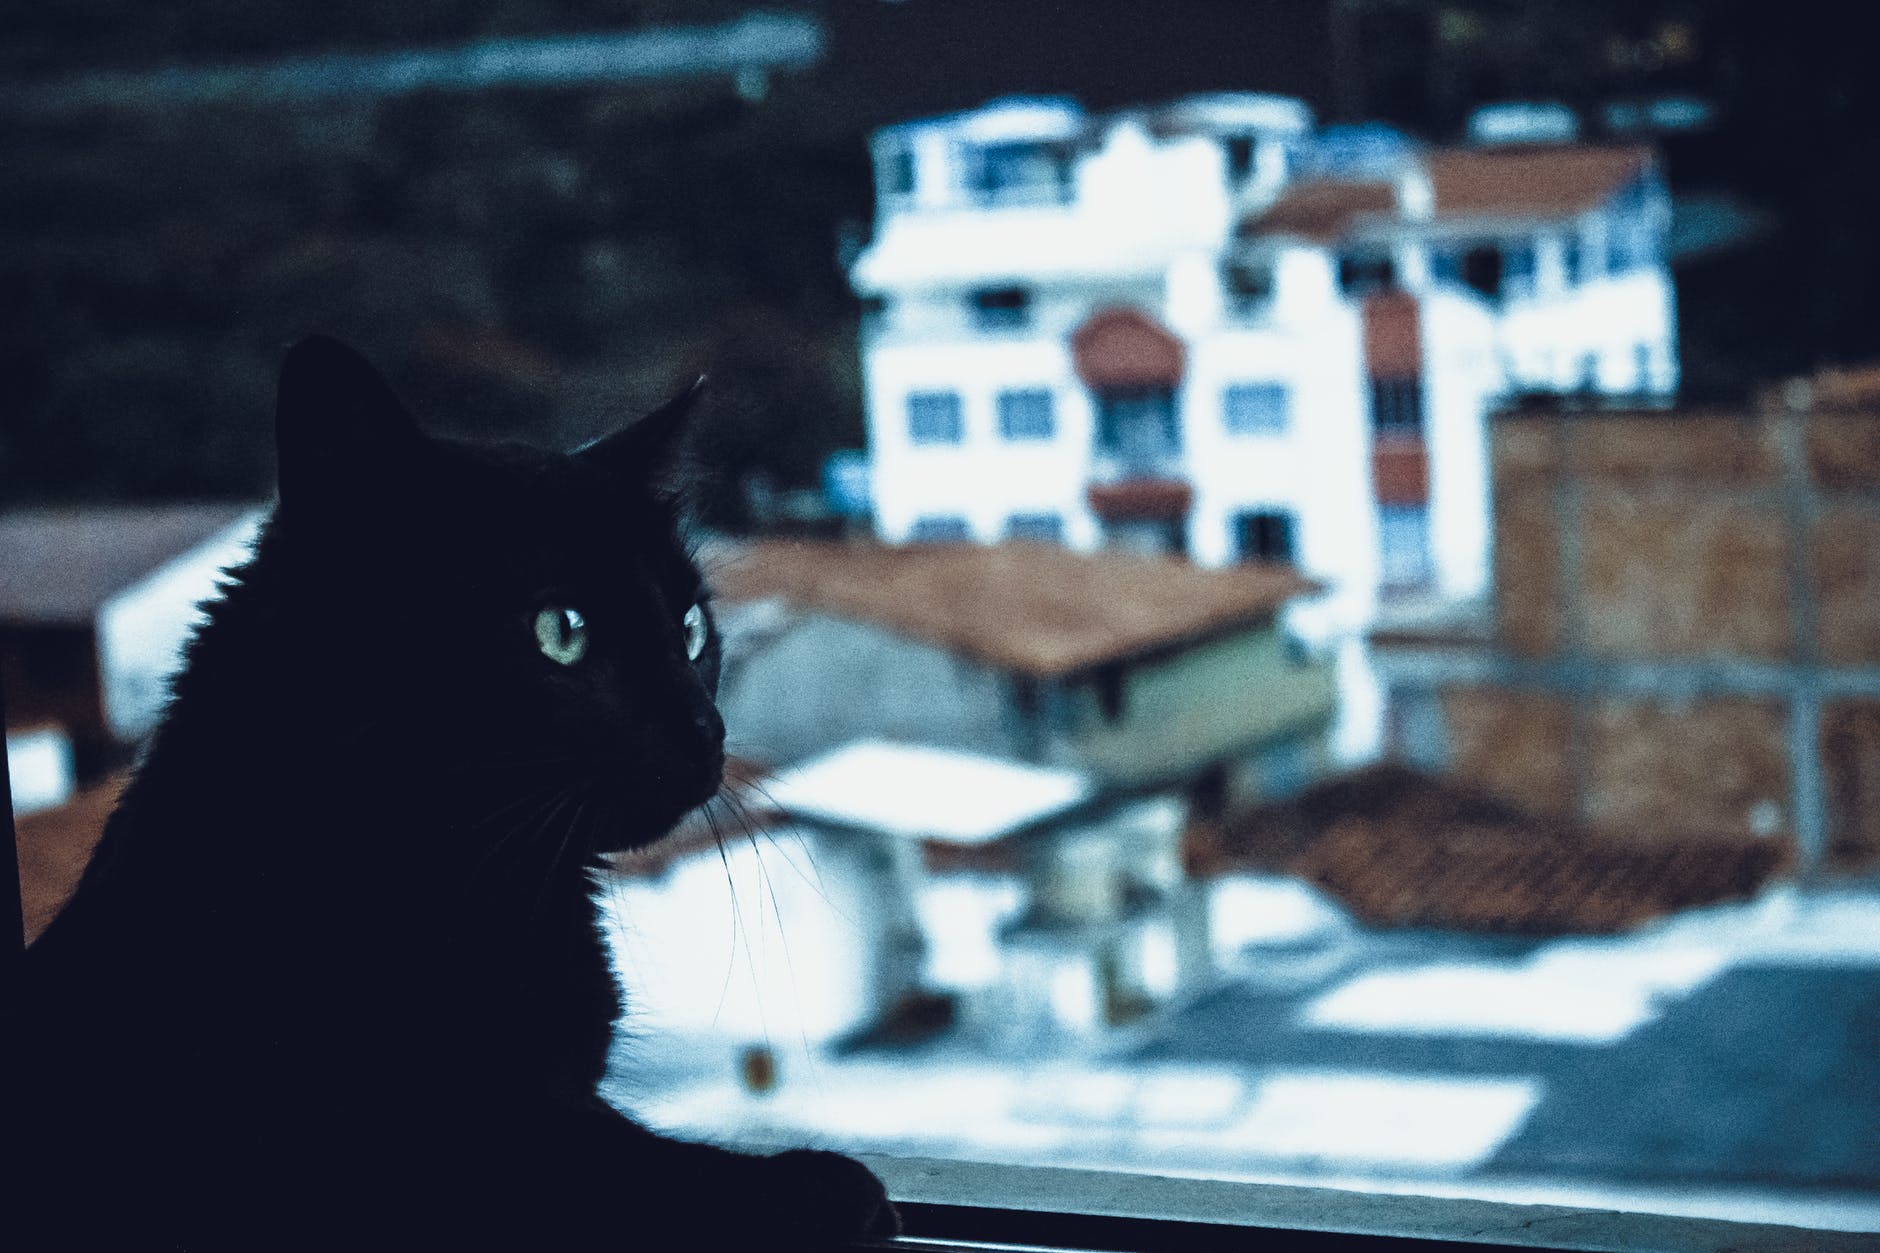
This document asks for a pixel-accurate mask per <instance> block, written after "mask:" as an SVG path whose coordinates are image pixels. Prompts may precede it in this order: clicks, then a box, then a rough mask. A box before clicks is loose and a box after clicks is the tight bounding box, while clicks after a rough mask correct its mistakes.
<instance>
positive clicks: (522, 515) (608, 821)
mask: <svg viewBox="0 0 1880 1253" xmlns="http://www.w3.org/2000/svg"><path fill="white" fill-rule="evenodd" d="M696 391H697V389H696V388H694V389H693V391H692V392H690V393H687V394H686V395H684V396H682V397H680V398H679V399H678V400H676V401H674V402H672V403H671V404H669V405H667V406H665V407H664V408H662V409H660V410H658V411H657V412H655V413H653V414H652V415H651V416H649V417H646V418H643V419H641V420H640V421H638V422H635V423H633V424H631V425H628V426H626V427H624V428H623V429H621V430H619V431H617V432H616V433H614V434H612V435H610V436H607V437H605V438H602V439H600V440H597V441H595V442H594V443H592V444H590V445H588V446H587V447H585V448H582V449H580V450H578V451H576V452H573V453H565V454H564V453H555V452H547V451H543V450H539V449H534V448H528V447H523V446H520V445H496V446H476V445H470V444H464V443H458V442H454V441H449V440H443V439H436V438H431V437H428V436H426V435H425V434H424V433H423V432H422V431H421V430H420V429H419V427H418V426H417V425H416V424H415V423H414V422H413V421H412V419H411V417H410V415H409V414H408V413H407V412H406V410H405V409H404V407H403V406H402V405H401V404H400V403H399V401H398V400H397V398H396V397H395V396H394V395H393V394H392V392H391V390H390V388H389V387H388V386H387V385H386V383H385V382H384V380H383V379H382V378H381V377H380V375H379V374H378V372H377V371H375V370H374V369H373V368H372V366H370V365H369V364H368V363H367V362H366V361H365V360H364V359H362V358H361V357H360V356H359V355H358V354H356V353H354V352H353V351H352V350H350V349H348V348H346V347H345V346H344V345H342V344H340V343H338V342H337V341H334V340H331V339H327V338H324V337H316V338H313V339H308V340H304V341H302V342H301V343H300V344H298V345H296V346H295V347H294V348H293V349H292V350H291V351H290V353H289V354H288V357H287V360H286V363H285V365H284V367H283V369H282V372H281V382H280V396H279V408H278V412H277V418H276V424H277V430H276V434H277V443H278V450H279V462H280V503H279V506H278V509H277V513H276V520H275V524H274V528H273V530H274V538H275V540H276V543H277V549H278V550H279V551H280V552H281V555H282V558H283V560H284V561H285V562H286V564H287V566H288V570H287V572H286V573H285V574H284V575H282V576H281V579H282V582H283V583H284V584H287V585H290V586H291V589H292V592H293V596H292V603H293V604H294V605H295V609H294V613H295V614H296V615H297V621H296V622H295V623H294V624H292V626H291V628H290V631H289V638H293V639H296V640H298V641H299V647H302V648H304V649H306V650H308V658H309V659H312V658H316V657H317V658H318V659H319V662H320V664H319V666H318V669H319V670H320V671H321V672H322V673H324V674H329V675H334V676H337V680H336V681H337V682H339V683H341V684H342V685H343V686H345V687H346V688H347V689H348V692H347V698H348V699H349V700H351V701H353V702H355V703H357V704H358V705H359V706H360V707H359V708H357V709H355V710H352V711H350V712H351V714H352V715H354V716H356V718H357V720H358V721H357V727H358V728H359V732H358V745H359V752H361V753H362V754H376V755H378V758H379V760H378V761H377V762H374V763H366V764H369V765H377V766H382V767H384V768H382V769H376V770H374V771H373V773H374V777H376V778H379V779H381V780H386V779H390V780H399V779H402V780H404V781H406V782H407V783H408V784H409V786H410V787H411V788H412V789H414V790H417V791H418V792H419V796H418V797H417V799H418V800H419V801H420V803H424V802H425V797H426V796H427V795H428V796H430V797H432V798H434V799H433V800H432V801H431V802H430V803H434V804H435V805H436V806H437V808H438V811H439V813H440V815H444V816H448V818H449V819H450V821H451V822H452V823H453V824H454V826H455V827H456V828H457V829H460V830H462V831H464V832H465V833H466V835H465V838H466V840H467V841H468V843H469V845H470V847H469V848H467V849H466V850H465V851H466V852H475V851H476V846H477V845H479V844H482V843H489V842H493V841H496V840H501V839H508V840H510V841H511V843H512V844H514V843H516V842H517V841H516V840H515V839H514V838H513V837H516V836H518V835H520V837H521V840H520V842H521V843H523V844H526V843H528V842H529V841H530V840H538V841H550V842H553V841H562V842H563V843H562V848H563V850H564V851H565V852H566V853H571V854H575V855H577V856H580V855H585V854H589V853H595V852H605V851H612V850H617V849H622V848H631V847H637V846H639V845H643V844H646V843H649V842H651V841H652V840H655V839H657V838H659V837H660V836H661V835H663V834H665V833H666V831H668V830H669V829H670V828H671V827H672V825H673V824H674V823H675V822H676V821H677V820H678V819H679V818H680V817H681V816H682V815H683V814H684V813H685V812H686V811H688V810H690V809H692V808H694V807H696V806H697V805H699V804H701V803H702V802H704V801H706V800H707V799H709V798H710V797H711V796H712V795H713V794H714V793H715V792H716V790H717V789H718V786H719V784H720V781H721V778H722V772H723V768H724V750H723V744H724V724H723V723H722V722H721V721H720V719H719V716H718V711H717V708H716V706H715V705H714V703H713V701H714V696H715V694H716V690H717V679H718V661H719V649H718V638H717V633H716V630H715V628H714V626H713V622H712V616H711V611H710V608H709V605H708V603H707V596H706V592H705V588H704V585H703V582H702V579H701V576H700V573H699V570H698V568H697V566H696V565H695V564H694V562H693V560H692V558H691V556H690V554H689V553H688V550H687V548H686V546H685V545H684V543H683V542H682V540H681V537H680V534H679V526H678V518H677V508H676V505H675V503H674V500H673V498H672V495H671V493H670V491H669V490H668V487H667V478H668V474H669V467H670V463H671V460H672V458H673V455H674V444H675V441H676V439H677V437H678V435H679V432H680V430H681V428H682V425H683V422H684V419H685V416H686V413H687V411H688V409H689V408H690V407H691V404H692V401H693V399H694V396H695V394H696ZM283 660H284V661H285V662H286V663H287V664H290V665H292V664H296V662H297V659H294V658H285V659H283ZM505 807H507V809H505Z"/></svg>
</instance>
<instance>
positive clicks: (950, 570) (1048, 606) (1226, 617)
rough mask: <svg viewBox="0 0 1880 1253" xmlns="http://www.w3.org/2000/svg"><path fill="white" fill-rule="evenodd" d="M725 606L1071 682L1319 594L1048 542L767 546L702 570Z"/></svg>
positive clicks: (1285, 578)
mask: <svg viewBox="0 0 1880 1253" xmlns="http://www.w3.org/2000/svg"><path fill="white" fill-rule="evenodd" d="M711 574H712V579H711V581H712V583H713V585H714V590H715V591H716V593H717V594H718V595H719V596H720V597H721V598H722V599H725V600H727V601H753V600H764V599H769V598H772V597H775V598H780V599H782V600H785V601H788V602H790V603H792V604H795V605H798V606H801V607H803V608H807V609H816V610H822V611H824V612H828V613H832V614H837V615H840V616H844V617H850V618H855V619H859V620H861V621H865V622H872V623H875V624H877V625H879V626H883V627H886V628H888V629H889V630H892V631H898V632H901V633H903V634H906V635H910V636H913V637H915V638H917V639H923V640H928V641H930V642H932V643H935V644H938V645H940V646H941V647H943V648H946V649H948V650H950V651H953V652H957V653H960V654H962V655H964V656H968V657H972V658H975V659H977V660H980V661H983V662H985V663H987V664H989V665H992V666H995V667H997V668H999V669H1001V670H1007V671H1011V672H1015V673H1018V674H1026V675H1033V676H1036V677H1040V678H1048V677H1056V676H1061V675H1069V674H1075V673H1079V672H1082V671H1086V670H1089V669H1092V668H1094V667H1096V666H1100V665H1104V664H1107V663H1111V662H1118V661H1127V660H1131V659H1134V658H1137V657H1141V656H1145V655H1150V654H1154V653H1157V652H1161V651H1163V650H1165V649H1171V648H1176V647H1180V646H1182V645H1184V644H1189V643H1194V642H1199V641H1201V640H1204V639H1210V638H1213V637H1215V636H1218V635H1221V634H1223V633H1225V632H1228V631H1231V630H1235V629H1238V628H1241V627H1245V626H1250V625H1253V624H1256V623H1259V622H1264V621H1266V620H1268V619H1270V618H1272V617H1273V615H1275V614H1276V613H1278V612H1279V610H1280V609H1281V608H1282V607H1283V606H1284V605H1285V604H1286V603H1287V602H1288V601H1290V600H1292V599H1294V598H1295V597H1298V596H1302V595H1306V594H1309V593H1311V592H1314V591H1316V590H1317V585H1316V584H1314V583H1312V582H1311V581H1309V580H1307V579H1305V578H1303V577H1301V576H1300V575H1299V574H1298V573H1297V572H1295V571H1293V570H1292V569H1290V568H1289V567H1286V566H1278V565H1245V566H1235V567H1232V568H1228V569H1222V570H1204V569H1201V568H1199V567H1197V566H1192V565H1190V564H1188V563H1187V562H1185V561H1179V560H1175V559H1171V558H1157V557H1138V556H1134V555H1126V554H1122V553H1111V552H1104V553H1095V554H1081V553H1074V552H1070V551H1068V550H1066V549H1062V548H1058V547H1055V546H1053V545H1048V544H999V545H992V546H986V545H979V544H923V545H910V546H908V547H905V548H891V547H887V546H884V545H880V544H867V543H862V544H847V543H834V542H823V543H817V542H811V541H784V540H768V541H762V542H759V543H755V544H752V545H749V546H748V547H746V548H744V549H743V550H742V551H741V552H739V553H737V554H736V555H734V556H732V557H730V558H729V559H728V560H727V561H725V562H724V564H723V565H722V567H720V568H718V569H715V570H713V571H712V572H711Z"/></svg>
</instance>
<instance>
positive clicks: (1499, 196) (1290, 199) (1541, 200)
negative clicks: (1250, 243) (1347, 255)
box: [1237, 144, 1652, 244]
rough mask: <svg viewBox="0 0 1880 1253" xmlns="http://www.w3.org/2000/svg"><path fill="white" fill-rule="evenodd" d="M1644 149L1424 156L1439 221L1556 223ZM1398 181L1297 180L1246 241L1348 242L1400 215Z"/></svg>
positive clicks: (1252, 224) (1603, 190) (1629, 171)
mask: <svg viewBox="0 0 1880 1253" xmlns="http://www.w3.org/2000/svg"><path fill="white" fill-rule="evenodd" d="M1651 155H1652V154H1651V149H1649V148H1645V147H1637V146H1633V147H1594V146H1589V145H1568V144H1562V145H1550V146H1539V145H1536V146H1523V147H1511V148H1470V149H1443V150H1438V151H1435V152H1431V153H1429V154H1428V155H1426V156H1425V157H1423V158H1422V162H1423V168H1424V170H1425V172H1426V173H1427V174H1428V175H1429V180H1430V188H1431V192H1432V193H1433V198H1434V213H1435V217H1436V219H1437V220H1439V221H1441V220H1454V219H1459V218H1494V219H1535V220H1551V219H1558V218H1568V217H1573V216H1574V215H1576V214H1580V213H1584V212H1586V211H1587V210H1589V209H1592V208H1595V207H1597V206H1598V205H1599V204H1601V203H1602V202H1603V201H1604V200H1605V199H1606V198H1607V197H1609V196H1611V195H1612V194H1613V193H1614V192H1616V191H1618V190H1619V188H1620V187H1621V186H1623V185H1624V184H1625V182H1626V180H1628V179H1630V178H1631V177H1633V176H1634V175H1635V174H1637V173H1639V172H1640V171H1641V170H1643V169H1645V168H1646V167H1647V166H1648V165H1649V164H1650V162H1651ZM1397 214H1398V203H1397V195H1396V187H1395V184H1394V183H1392V182H1390V181H1388V180H1384V179H1348V178H1313V179H1307V180H1304V181H1302V182H1299V183H1295V184H1293V185H1292V186H1291V187H1289V188H1288V189H1287V190H1286V192H1285V193H1284V194H1283V195H1281V196H1280V198H1279V199H1278V200H1276V201H1274V202H1273V204H1272V205H1270V206H1269V207H1268V208H1266V209H1265V210H1264V211H1262V212H1261V213H1259V214H1257V215H1255V216H1253V217H1250V218H1247V219H1246V220H1244V221H1242V222H1241V224H1240V226H1239V227H1238V229H1237V233H1238V234H1239V235H1240V236H1242V237H1243V238H1246V237H1252V236H1260V235H1285V236H1293V237H1296V238H1300V239H1305V240H1308V241H1310V242H1312V243H1317V244H1332V243H1336V242H1338V241H1339V240H1341V239H1343V238H1344V237H1345V236H1347V235H1348V234H1350V233H1351V232H1352V231H1353V230H1354V229H1355V228H1356V227H1358V226H1359V225H1361V224H1363V223H1364V222H1365V221H1376V220H1378V219H1381V218H1395V217H1396V216H1397Z"/></svg>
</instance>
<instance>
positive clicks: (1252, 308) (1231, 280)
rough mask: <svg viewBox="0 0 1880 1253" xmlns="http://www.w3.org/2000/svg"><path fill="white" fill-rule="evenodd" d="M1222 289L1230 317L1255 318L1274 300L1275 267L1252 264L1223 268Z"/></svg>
mask: <svg viewBox="0 0 1880 1253" xmlns="http://www.w3.org/2000/svg"><path fill="white" fill-rule="evenodd" d="M1221 287H1222V289H1223V290H1224V291H1225V293H1226V297H1227V312H1228V316H1230V317H1236V318H1247V317H1253V316H1255V315H1257V314H1258V313H1259V312H1260V311H1261V310H1262V309H1264V308H1265V307H1266V306H1267V305H1268V304H1269V303H1271V301H1272V299H1273V267H1272V266H1270V265H1263V264H1255V263H1251V262H1240V263H1236V264H1233V265H1227V266H1223V267H1222V268H1221Z"/></svg>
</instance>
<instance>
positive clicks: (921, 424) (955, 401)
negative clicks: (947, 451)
mask: <svg viewBox="0 0 1880 1253" xmlns="http://www.w3.org/2000/svg"><path fill="white" fill-rule="evenodd" d="M907 430H908V435H909V436H910V437H911V438H912V439H913V441H914V442H915V443H916V444H957V443H959V442H960V441H961V440H963V439H964V438H965V437H966V425H965V421H964V419H963V417H962V414H961V410H960V394H959V393H958V392H914V393H913V394H911V395H910V396H908V398H907Z"/></svg>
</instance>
